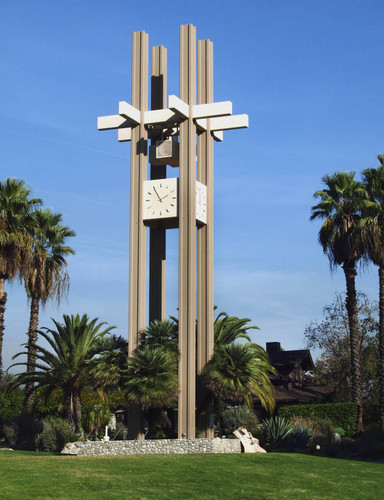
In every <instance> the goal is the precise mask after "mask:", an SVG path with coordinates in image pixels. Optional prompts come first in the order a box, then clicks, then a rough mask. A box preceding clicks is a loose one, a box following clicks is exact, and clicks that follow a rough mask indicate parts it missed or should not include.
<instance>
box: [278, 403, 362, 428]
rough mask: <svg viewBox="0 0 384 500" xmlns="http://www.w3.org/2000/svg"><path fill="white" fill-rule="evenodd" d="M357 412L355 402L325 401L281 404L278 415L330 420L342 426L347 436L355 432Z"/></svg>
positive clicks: (337, 425) (335, 424)
mask: <svg viewBox="0 0 384 500" xmlns="http://www.w3.org/2000/svg"><path fill="white" fill-rule="evenodd" d="M358 414H359V410H358V406H357V404H356V403H325V404H302V405H292V406H283V407H281V408H279V410H278V415H279V416H281V417H284V418H291V417H304V418H314V419H321V420H330V421H331V422H332V423H333V424H334V426H335V427H342V428H343V429H344V430H345V433H346V435H347V436H352V435H353V434H356V432H357V417H358Z"/></svg>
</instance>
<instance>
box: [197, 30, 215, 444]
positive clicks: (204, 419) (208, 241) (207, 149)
mask: <svg viewBox="0 0 384 500" xmlns="http://www.w3.org/2000/svg"><path fill="white" fill-rule="evenodd" d="M197 60H198V63H197V66H198V80H197V81H198V87H197V89H198V90H197V92H198V104H207V103H211V102H213V43H212V42H211V41H210V40H199V41H198V58H197ZM207 124H208V128H207V131H204V132H201V133H200V134H199V136H198V177H197V178H198V180H199V181H200V182H201V183H203V184H205V185H206V186H207V224H206V225H205V226H202V227H200V228H199V229H198V231H197V286H198V289H197V290H198V292H197V372H198V373H201V371H202V370H203V368H204V366H205V365H206V364H207V363H208V361H209V360H210V358H211V356H212V354H213V348H214V331H213V326H214V277H213V137H212V135H211V133H210V130H209V119H208V120H207ZM207 396H208V395H207V393H206V391H204V390H203V389H202V388H201V387H198V394H197V402H198V407H199V414H200V415H199V418H198V428H199V431H200V436H201V437H213V428H211V427H210V413H211V412H212V408H211V406H212V405H211V404H210V401H208V400H207Z"/></svg>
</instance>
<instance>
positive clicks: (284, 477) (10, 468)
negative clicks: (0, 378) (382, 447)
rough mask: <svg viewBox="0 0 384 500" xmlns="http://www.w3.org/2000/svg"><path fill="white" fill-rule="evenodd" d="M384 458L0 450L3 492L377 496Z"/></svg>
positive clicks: (27, 495) (14, 495)
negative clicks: (63, 453)
mask: <svg viewBox="0 0 384 500" xmlns="http://www.w3.org/2000/svg"><path fill="white" fill-rule="evenodd" d="M383 490H384V464H380V463H370V462H357V461H350V460H340V459H334V458H324V457H316V456H310V455H298V454H282V453H281V454H280V453H272V454H267V455H262V454H260V455H244V454H242V455H229V454H228V455H208V454H207V455H145V456H143V455H135V456H121V457H120V456H115V457H105V456H104V457H71V456H60V455H54V454H48V453H35V452H19V451H0V498H9V499H12V500H14V499H19V498H20V499H82V500H87V499H88V498H97V499H98V500H100V499H113V498H119V499H125V498H127V499H128V498H129V499H150V498H169V499H184V498H198V499H204V498H212V499H215V498H217V499H223V498H234V499H235V498H236V499H237V498H252V499H254V498H258V499H280V498H285V499H287V498H288V499H293V498H294V499H300V498H305V499H322V498H323V499H332V498H336V499H343V498H345V499H347V498H348V499H360V498H361V499H363V498H364V499H378V498H380V497H381V494H382V492H383Z"/></svg>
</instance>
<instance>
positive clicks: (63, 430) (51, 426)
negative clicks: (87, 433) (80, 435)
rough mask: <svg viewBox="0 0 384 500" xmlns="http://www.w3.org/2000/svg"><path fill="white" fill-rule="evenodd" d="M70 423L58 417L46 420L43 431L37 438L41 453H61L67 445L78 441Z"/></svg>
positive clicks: (36, 441) (37, 446)
mask: <svg viewBox="0 0 384 500" xmlns="http://www.w3.org/2000/svg"><path fill="white" fill-rule="evenodd" d="M76 439H77V437H76V435H75V434H74V433H73V432H72V430H71V426H70V425H69V423H68V422H67V421H66V420H64V419H62V418H58V417H50V418H46V419H45V420H44V421H43V430H42V432H41V433H40V434H38V435H37V436H36V439H35V444H36V448H37V449H38V450H39V451H56V452H58V451H61V450H62V449H63V448H64V445H65V443H68V442H71V441H76Z"/></svg>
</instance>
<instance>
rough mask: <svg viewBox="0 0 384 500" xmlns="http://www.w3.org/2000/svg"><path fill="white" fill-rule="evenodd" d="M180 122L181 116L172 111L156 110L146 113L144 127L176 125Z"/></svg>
mask: <svg viewBox="0 0 384 500" xmlns="http://www.w3.org/2000/svg"><path fill="white" fill-rule="evenodd" d="M178 121H180V116H179V115H178V114H176V113H175V112H174V111H173V110H171V109H155V110H153V111H144V125H154V124H156V123H175V122H178Z"/></svg>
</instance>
